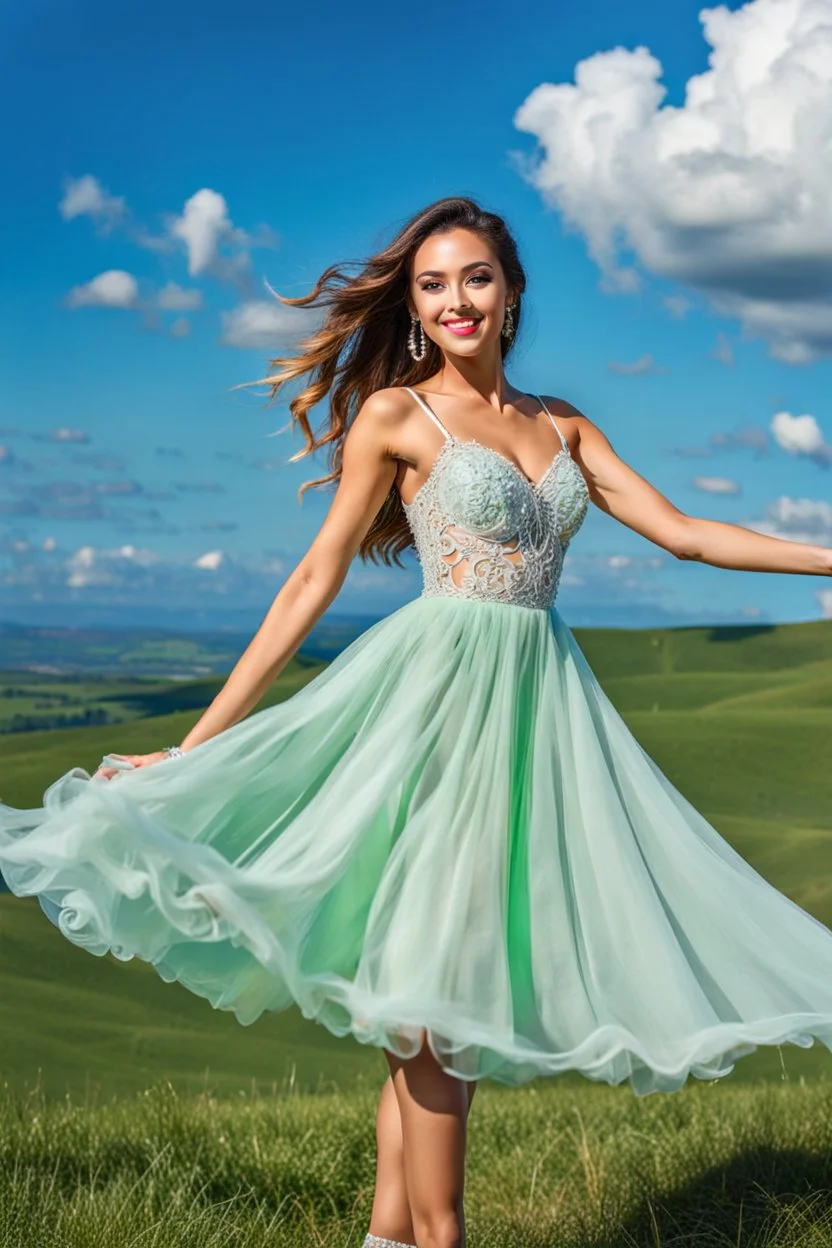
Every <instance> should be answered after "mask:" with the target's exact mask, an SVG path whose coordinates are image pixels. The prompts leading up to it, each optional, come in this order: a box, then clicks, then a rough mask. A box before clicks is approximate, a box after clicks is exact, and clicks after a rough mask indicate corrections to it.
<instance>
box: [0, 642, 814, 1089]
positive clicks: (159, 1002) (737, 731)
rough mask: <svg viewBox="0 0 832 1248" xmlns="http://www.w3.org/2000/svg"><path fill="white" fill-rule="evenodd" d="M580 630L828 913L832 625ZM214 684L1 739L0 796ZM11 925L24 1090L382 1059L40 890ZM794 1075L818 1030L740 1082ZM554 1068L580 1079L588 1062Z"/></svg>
mask: <svg viewBox="0 0 832 1248" xmlns="http://www.w3.org/2000/svg"><path fill="white" fill-rule="evenodd" d="M577 635H578V639H579V641H580V643H581V645H582V647H583V648H584V651H585V653H586V655H587V658H588V659H589V661H590V663H591V665H592V666H593V668H594V670H595V671H596V673H597V675H598V677H599V679H600V680H601V682H602V684H603V685H604V687H605V688H606V690H607V692H608V693H609V695H610V696H611V697H612V699H613V701H614V702H615V704H616V705H617V706H618V708H619V709H620V710H621V712H622V714H623V715H624V716H625V718H626V720H627V722H628V723H629V725H630V727H631V728H632V730H633V731H634V732H635V734H636V736H637V737H638V739H639V740H640V741H641V742H642V744H643V745H644V746H645V748H646V749H647V750H648V752H649V753H651V754H652V755H653V757H654V758H655V759H656V761H657V762H658V763H659V765H660V766H661V767H662V768H663V770H664V771H665V772H666V774H667V775H668V776H669V778H670V779H671V780H672V781H673V783H675V784H676V785H677V786H678V787H679V788H680V789H681V791H682V792H683V793H684V794H685V795H686V796H687V797H689V798H690V799H691V800H692V801H693V802H694V803H695V804H696V805H697V806H698V807H699V809H701V810H702V811H703V813H704V814H705V815H706V816H707V817H708V818H709V819H710V820H711V822H712V823H714V825H715V826H716V827H717V828H718V830H719V831H720V832H721V833H722V835H723V836H725V837H726V838H727V839H728V840H729V841H730V842H731V843H732V844H734V845H735V846H736V847H737V848H738V849H739V850H740V852H741V853H742V854H743V855H744V856H745V857H746V858H747V859H748V860H749V861H750V862H752V864H753V865H754V866H755V867H756V868H757V869H758V870H760V871H761V872H762V873H763V874H764V875H765V876H766V877H767V878H768V879H770V880H771V881H772V883H774V884H775V885H776V886H777V887H778V888H780V889H781V890H782V891H783V892H785V893H786V894H787V895H788V896H789V897H791V898H793V899H794V900H795V901H797V902H798V904H800V905H802V906H803V907H804V908H806V909H807V910H809V911H810V912H811V913H812V914H814V915H815V916H816V917H817V918H819V919H820V920H821V921H822V922H824V923H826V924H827V925H828V926H832V768H830V767H829V764H828V755H829V743H830V740H832V733H830V728H832V624H826V623H817V624H805V625H789V626H785V627H781V628H775V629H759V630H757V629H747V630H715V631H710V630H706V629H682V630H673V631H666V630H665V631H663V630H646V631H642V632H624V631H604V630H585V631H579V632H578V633H577ZM319 670H321V668H320V663H318V662H316V661H311V660H308V659H306V658H305V657H299V658H298V660H297V661H296V662H294V663H293V664H292V665H290V667H289V668H288V669H287V670H286V671H285V672H284V673H283V674H282V676H281V677H280V679H279V680H278V681H277V682H276V683H275V685H274V687H273V688H272V689H271V690H270V692H269V695H268V697H267V698H266V699H265V700H264V702H263V703H262V704H261V705H262V706H266V705H269V704H271V703H273V702H275V701H279V700H281V699H283V698H286V697H288V696H291V694H292V693H293V692H295V691H296V690H297V689H298V688H300V687H301V686H302V685H303V684H304V683H305V682H306V681H308V680H309V679H311V678H312V677H313V676H314V675H315V674H316V673H317V672H318V671H319ZM115 684H116V682H115V681H114V687H115ZM217 685H218V682H217V679H216V678H215V677H211V678H204V679H202V680H198V681H193V682H168V683H167V685H165V686H160V685H155V686H153V687H148V688H147V689H146V690H145V692H144V694H143V697H144V702H143V705H142V714H141V716H140V717H136V718H133V719H132V720H130V721H127V722H124V723H123V724H120V725H119V726H118V729H117V731H115V732H114V731H113V728H112V726H97V727H89V728H74V729H67V730H58V731H53V732H42V733H41V732H30V733H21V734H14V735H11V736H7V737H5V738H3V740H2V744H0V760H2V761H1V762H0V798H2V800H3V801H5V802H8V803H10V804H11V805H14V806H32V805H38V804H40V801H41V798H42V794H43V791H44V789H45V787H46V786H47V784H48V783H50V782H51V780H53V779H55V778H56V777H57V776H58V775H60V774H62V773H63V772H65V771H66V770H68V769H69V768H70V767H72V766H76V765H81V766H84V767H86V768H88V769H89V770H93V769H94V768H95V766H96V764H97V762H98V760H99V758H100V757H101V754H102V753H104V752H105V751H106V750H116V751H120V752H131V751H145V750H150V749H154V748H158V746H159V745H160V744H167V743H168V742H171V741H177V740H179V739H181V737H182V735H184V733H185V732H186V731H187V730H188V728H189V727H190V726H191V724H193V722H194V721H195V720H196V719H197V718H198V715H199V709H200V707H201V706H202V705H204V704H205V702H206V700H209V698H210V696H213V692H212V691H213V690H215V689H216V688H217ZM97 692H98V693H100V692H101V690H100V689H98V691H97ZM2 711H3V706H2V703H0V713H2ZM147 716H152V718H148V717H147ZM0 933H1V934H2V939H0V991H2V1000H3V1003H4V1008H3V1010H2V1011H0V1078H3V1079H6V1080H7V1081H8V1082H9V1085H10V1087H12V1088H17V1089H26V1088H30V1087H32V1086H33V1085H34V1084H35V1083H36V1081H37V1080H38V1079H39V1078H41V1079H42V1083H43V1086H44V1090H45V1092H46V1095H47V1096H51V1097H61V1096H63V1095H64V1094H66V1093H67V1092H69V1093H71V1094H72V1095H74V1096H77V1095H86V1094H89V1093H91V1092H92V1093H95V1094H96V1095H100V1096H105V1097H106V1096H110V1095H113V1094H118V1095H129V1094H132V1093H135V1092H137V1091H139V1090H141V1089H142V1088H144V1087H147V1086H148V1085H150V1084H152V1083H153V1082H154V1081H156V1080H158V1079H160V1078H166V1079H169V1080H170V1081H171V1084H172V1086H173V1087H174V1088H175V1089H176V1090H177V1091H179V1092H180V1093H184V1092H187V1091H191V1092H192V1091H195V1090H199V1089H201V1088H204V1089H206V1090H208V1091H210V1092H211V1093H212V1094H214V1095H216V1096H220V1097H233V1096H234V1095H236V1094H237V1093H238V1092H239V1090H240V1089H244V1090H251V1089H252V1088H256V1089H257V1090H259V1091H262V1092H268V1091H269V1090H270V1089H272V1088H273V1087H275V1086H279V1085H280V1084H281V1082H282V1081H283V1080H284V1079H286V1078H289V1077H293V1078H294V1080H295V1086H296V1087H297V1088H299V1089H305V1090H313V1089H321V1088H325V1087H337V1088H338V1089H339V1090H340V1091H344V1092H346V1091H348V1090H349V1089H351V1088H352V1087H354V1086H355V1085H356V1082H357V1081H360V1080H361V1079H362V1078H370V1079H374V1078H377V1077H378V1076H379V1075H380V1074H381V1073H382V1069H383V1059H382V1058H381V1055H380V1054H379V1053H378V1052H377V1051H376V1050H373V1049H368V1048H366V1047H364V1046H361V1045H358V1044H356V1043H354V1042H353V1041H351V1040H346V1039H336V1038H335V1037H333V1036H331V1035H330V1033H329V1032H328V1031H326V1029H325V1028H323V1027H321V1026H320V1025H317V1024H314V1023H311V1022H309V1021H307V1020H305V1019H303V1018H302V1017H301V1016H300V1014H299V1013H298V1012H297V1011H295V1010H290V1011H287V1012H286V1013H285V1014H281V1015H277V1016H274V1015H272V1016H267V1017H264V1018H262V1019H260V1020H258V1022H257V1023H255V1024H254V1025H253V1026H252V1027H249V1028H242V1027H240V1025H239V1024H238V1023H237V1022H236V1020H235V1019H234V1018H233V1016H232V1015H230V1014H226V1013H222V1012H219V1011H214V1010H212V1009H211V1007H210V1006H209V1005H208V1003H207V1002H205V1001H204V1000H202V999H201V998H197V997H195V996H194V995H193V994H191V993H188V992H187V991H186V990H184V989H182V988H181V987H180V986H179V985H177V984H165V983H163V982H162V981H161V980H159V978H158V977H157V976H156V974H155V972H154V971H153V970H152V968H150V967H149V966H147V965H145V964H141V963H138V962H133V963H128V964H125V963H122V962H119V961H117V960H116V959H114V958H110V957H106V958H103V959H98V958H93V957H91V956H90V955H89V954H88V953H86V952H84V951H83V950H80V949H77V948H76V947H75V946H74V945H72V944H71V943H70V942H69V941H67V940H65V939H64V938H63V937H62V936H61V935H60V934H59V933H58V932H57V930H56V929H55V928H54V927H53V926H52V924H51V923H49V922H48V921H47V920H46V918H45V916H44V915H43V914H42V913H41V911H40V908H39V906H38V905H37V903H36V902H34V901H31V900H29V899H27V900H23V899H20V898H16V897H12V896H9V895H4V896H2V895H0ZM385 1069H386V1068H385ZM784 1074H785V1075H787V1076H788V1077H789V1079H790V1080H791V1081H794V1080H797V1079H799V1078H800V1077H801V1076H805V1077H807V1078H813V1077H816V1076H817V1075H818V1074H829V1075H830V1077H832V1054H830V1053H828V1051H827V1050H826V1049H824V1048H822V1047H821V1046H817V1045H816V1046H815V1047H814V1048H812V1049H810V1050H808V1051H804V1050H801V1049H798V1048H796V1047H794V1046H784V1048H783V1049H771V1048H769V1049H762V1050H760V1051H759V1052H758V1053H756V1054H754V1055H752V1056H751V1057H748V1058H745V1059H743V1061H741V1062H740V1063H738V1066H737V1068H736V1070H735V1071H734V1073H733V1074H732V1075H731V1076H730V1081H731V1083H732V1084H735V1083H743V1082H745V1081H749V1080H751V1081H753V1080H756V1079H759V1078H765V1079H770V1080H773V1081H776V1082H779V1081H781V1080H782V1078H783V1076H784ZM557 1082H558V1085H559V1086H561V1085H564V1086H570V1087H571V1086H577V1085H578V1084H579V1083H580V1076H574V1078H573V1077H572V1076H566V1077H565V1078H564V1079H559V1080H558V1081H557ZM500 1091H501V1090H499V1089H498V1090H497V1094H500Z"/></svg>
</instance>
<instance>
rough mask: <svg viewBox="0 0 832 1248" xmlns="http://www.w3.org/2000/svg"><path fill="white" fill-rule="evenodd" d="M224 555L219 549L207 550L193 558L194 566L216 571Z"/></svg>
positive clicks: (220, 565)
mask: <svg viewBox="0 0 832 1248" xmlns="http://www.w3.org/2000/svg"><path fill="white" fill-rule="evenodd" d="M223 562H224V556H223V553H222V551H221V550H208V551H206V552H205V554H204V555H200V556H199V558H198V559H194V567H195V568H204V569H205V570H206V571H208V572H216V571H217V569H218V568H220V567H222V564H223Z"/></svg>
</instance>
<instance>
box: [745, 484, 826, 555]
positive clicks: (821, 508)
mask: <svg viewBox="0 0 832 1248" xmlns="http://www.w3.org/2000/svg"><path fill="white" fill-rule="evenodd" d="M748 527H749V528H750V529H756V530H757V532H758V533H768V534H769V535H770V536H771V537H783V538H786V539H787V540H788V541H792V542H808V543H810V544H811V545H817V546H832V503H827V502H825V501H824V500H823V499H814V498H788V497H787V496H786V495H781V496H780V497H779V498H775V499H774V501H773V502H771V503H769V504H768V506H767V507H766V509H765V515H764V517H763V519H762V520H759V521H753V522H749V524H748Z"/></svg>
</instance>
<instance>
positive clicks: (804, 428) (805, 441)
mask: <svg viewBox="0 0 832 1248" xmlns="http://www.w3.org/2000/svg"><path fill="white" fill-rule="evenodd" d="M771 432H772V434H773V435H774V440H775V442H776V443H777V445H778V446H780V447H782V448H783V450H784V451H788V453H789V454H790V455H802V456H805V458H806V459H811V460H814V462H815V463H816V464H820V465H821V467H823V468H827V467H828V466H829V464H830V463H832V445H830V444H829V443H828V442H827V441H826V439H825V438H824V436H823V432H822V431H821V427H820V425H819V424H818V422H817V421H816V420H815V418H814V416H810V415H809V414H808V413H807V414H805V415H803V416H792V414H791V412H776V413H775V415H774V416H772V418H771Z"/></svg>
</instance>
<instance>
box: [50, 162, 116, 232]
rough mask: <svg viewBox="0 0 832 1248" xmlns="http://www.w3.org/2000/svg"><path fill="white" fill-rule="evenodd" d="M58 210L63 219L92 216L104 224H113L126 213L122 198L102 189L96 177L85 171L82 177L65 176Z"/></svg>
mask: <svg viewBox="0 0 832 1248" xmlns="http://www.w3.org/2000/svg"><path fill="white" fill-rule="evenodd" d="M58 211H59V212H60V214H61V216H62V217H63V219H64V220H65V221H71V220H72V219H73V218H74V217H80V216H87V217H92V218H93V220H94V221H96V222H98V223H100V224H103V225H104V226H111V225H114V224H115V223H116V222H117V221H119V220H120V219H121V218H122V217H123V216H124V215H125V213H126V211H127V208H126V205H125V202H124V200H123V199H120V198H117V197H116V196H115V195H110V194H109V193H108V192H107V191H105V190H104V188H103V186H102V185H101V183H100V182H99V181H98V178H95V177H93V176H92V174H90V173H87V174H85V175H84V176H83V177H82V178H67V179H66V180H65V181H64V194H63V198H62V199H61V202H60V203H59V204H58Z"/></svg>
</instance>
